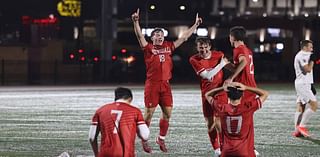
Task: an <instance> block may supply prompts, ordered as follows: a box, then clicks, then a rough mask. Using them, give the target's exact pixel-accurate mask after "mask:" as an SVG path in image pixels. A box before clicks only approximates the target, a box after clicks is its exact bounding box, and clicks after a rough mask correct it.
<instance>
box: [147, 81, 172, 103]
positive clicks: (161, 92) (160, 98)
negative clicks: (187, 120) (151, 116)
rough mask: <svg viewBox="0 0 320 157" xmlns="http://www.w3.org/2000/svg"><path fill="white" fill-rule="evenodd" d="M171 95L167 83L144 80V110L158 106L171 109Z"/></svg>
mask: <svg viewBox="0 0 320 157" xmlns="http://www.w3.org/2000/svg"><path fill="white" fill-rule="evenodd" d="M172 102H173V101H172V93H171V86H170V83H169V81H156V82H152V81H149V80H146V82H145V87H144V104H145V107H146V108H152V107H157V106H158V104H159V105H160V106H165V107H172Z"/></svg>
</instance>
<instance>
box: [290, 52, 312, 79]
mask: <svg viewBox="0 0 320 157" xmlns="http://www.w3.org/2000/svg"><path fill="white" fill-rule="evenodd" d="M311 54H312V53H311V52H306V51H302V50H301V51H299V52H298V53H297V54H296V56H295V58H294V70H295V72H296V79H295V81H294V83H295V84H311V83H313V70H311V72H309V73H306V72H304V71H303V66H305V65H307V64H308V63H309V60H310V55H311Z"/></svg>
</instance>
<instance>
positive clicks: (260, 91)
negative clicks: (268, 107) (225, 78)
mask: <svg viewBox="0 0 320 157" xmlns="http://www.w3.org/2000/svg"><path fill="white" fill-rule="evenodd" d="M230 84H231V85H233V86H237V87H240V90H247V91H250V92H253V93H255V94H257V95H258V96H259V98H260V100H261V102H262V103H263V102H264V101H265V100H266V99H267V97H268V96H269V93H268V91H266V90H263V89H261V88H256V87H250V86H246V85H244V84H242V83H239V82H232V83H230Z"/></svg>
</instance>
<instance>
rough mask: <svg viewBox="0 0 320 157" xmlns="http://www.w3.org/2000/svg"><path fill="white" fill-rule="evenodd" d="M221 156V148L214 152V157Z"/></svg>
mask: <svg viewBox="0 0 320 157" xmlns="http://www.w3.org/2000/svg"><path fill="white" fill-rule="evenodd" d="M220 155H221V150H220V148H218V149H216V150H214V155H213V157H220Z"/></svg>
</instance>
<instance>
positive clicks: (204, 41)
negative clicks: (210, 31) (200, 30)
mask: <svg viewBox="0 0 320 157" xmlns="http://www.w3.org/2000/svg"><path fill="white" fill-rule="evenodd" d="M195 43H196V44H197V43H200V44H208V45H211V40H210V39H209V38H208V37H197V38H196V40H195Z"/></svg>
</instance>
